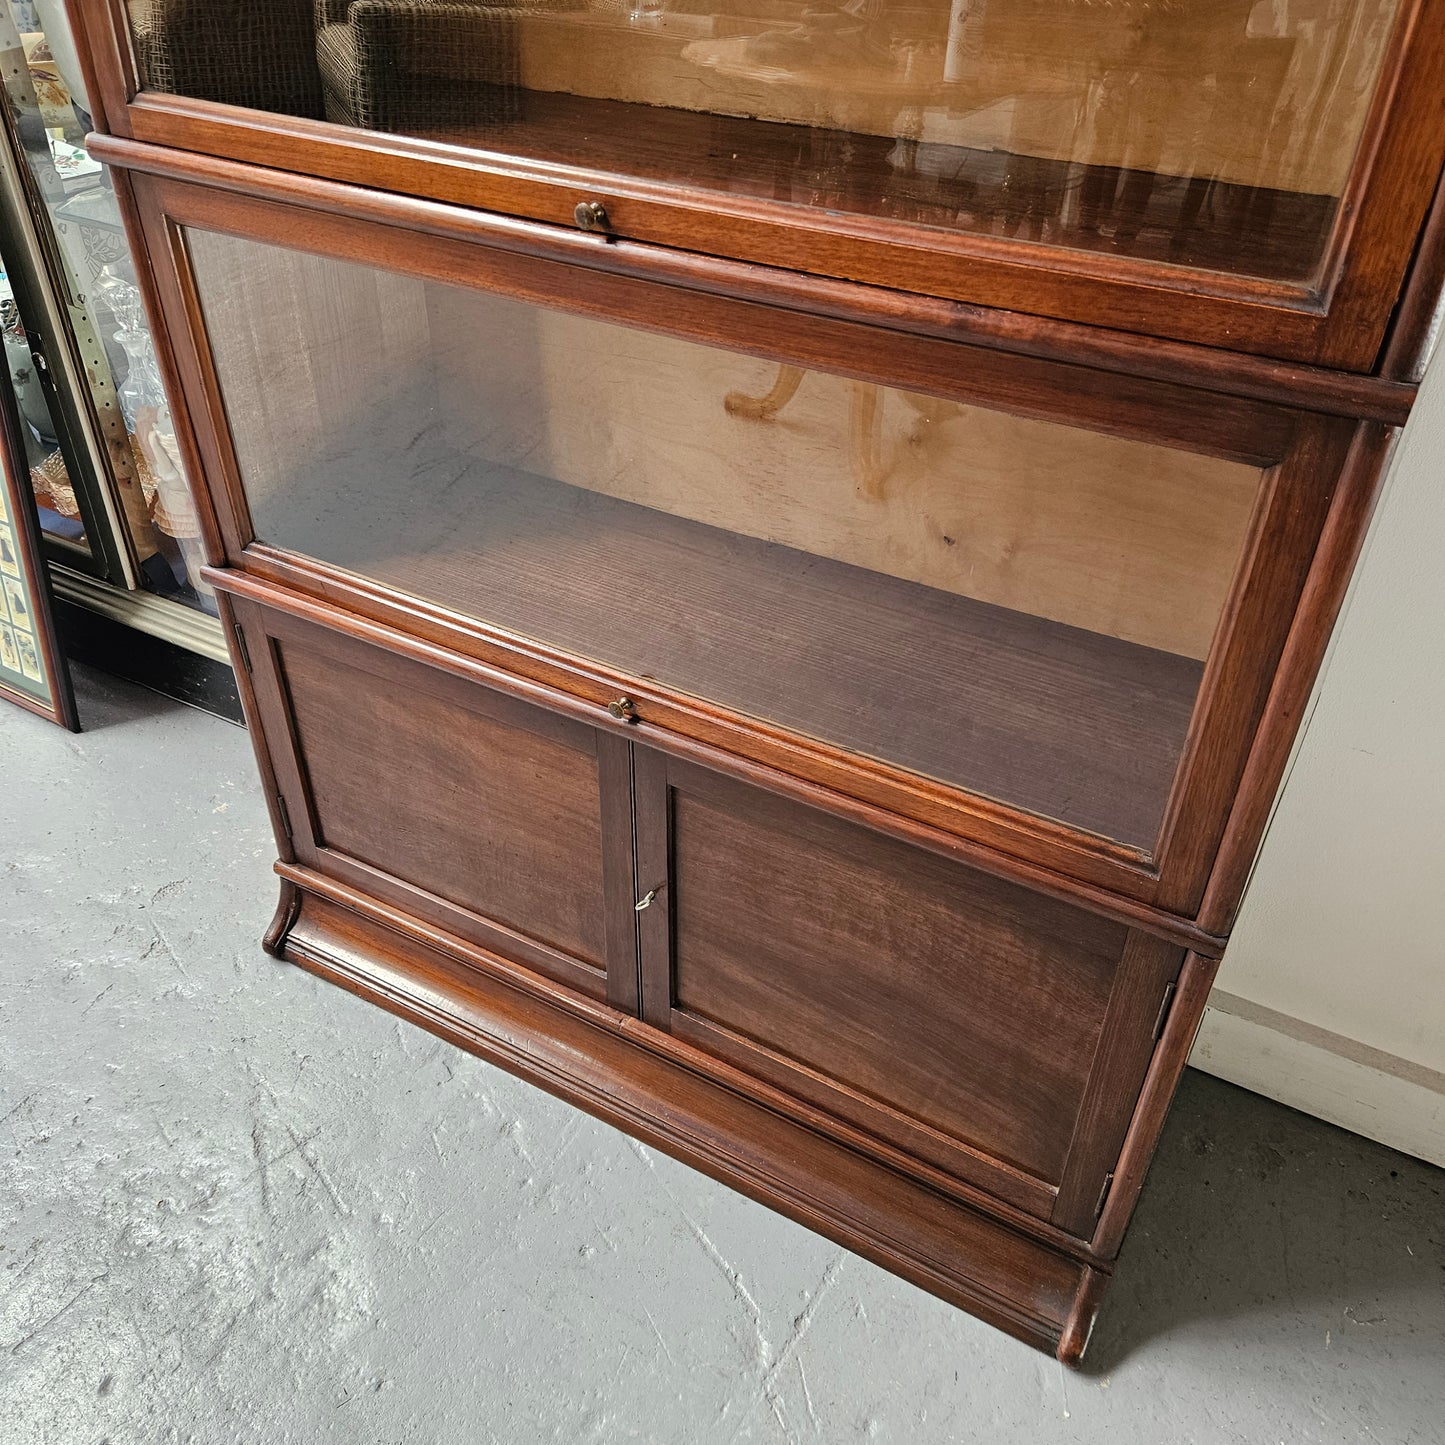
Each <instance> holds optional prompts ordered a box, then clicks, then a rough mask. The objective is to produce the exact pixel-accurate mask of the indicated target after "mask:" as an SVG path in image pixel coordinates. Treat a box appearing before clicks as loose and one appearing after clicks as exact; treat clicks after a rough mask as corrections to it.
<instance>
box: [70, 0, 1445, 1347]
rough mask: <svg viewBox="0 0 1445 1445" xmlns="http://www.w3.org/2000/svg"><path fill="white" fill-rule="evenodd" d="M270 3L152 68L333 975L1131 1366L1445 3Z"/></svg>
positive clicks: (299, 932)
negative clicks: (1130, 1229) (1179, 1110)
mask: <svg viewBox="0 0 1445 1445" xmlns="http://www.w3.org/2000/svg"><path fill="white" fill-rule="evenodd" d="M204 8H205V7H204V6H200V7H197V6H189V7H186V6H170V5H167V4H164V3H147V4H145V5H136V6H134V7H132V10H133V15H134V19H135V24H134V30H133V31H132V30H131V29H130V28H129V27H127V25H126V24H125V23H124V21H125V16H124V14H123V13H122V12H123V10H124V7H122V6H120V5H113V6H109V7H96V8H95V11H94V12H93V13H87V16H86V18H87V22H88V23H87V26H86V31H87V35H86V40H87V46H86V50H87V59H88V61H89V63H90V65H91V67H92V71H93V78H94V82H95V91H96V94H98V95H100V96H102V97H103V98H104V107H103V117H102V118H103V120H104V122H105V126H106V128H107V129H108V130H109V131H110V134H109V135H108V136H98V137H96V138H95V139H94V141H93V148H94V150H95V152H96V154H98V155H100V156H102V157H104V158H105V159H106V160H107V161H109V162H110V163H111V164H112V165H114V166H117V167H119V168H120V188H121V191H122V193H123V195H124V196H125V198H126V201H127V205H128V209H129V218H128V219H129V222H130V224H131V227H132V235H133V239H134V240H135V241H136V244H137V246H138V248H139V249H140V251H141V253H142V255H143V256H144V258H145V259H146V261H147V263H148V264H147V268H146V270H147V281H148V285H149V289H150V300H151V303H152V307H153V310H154V312H155V315H156V320H157V323H158V330H159V334H160V338H161V343H162V344H161V351H162V353H163V360H164V362H165V364H166V366H167V368H168V369H169V373H170V379H171V382H172V385H173V389H174V391H175V394H176V398H177V407H176V410H177V413H178V417H179V419H180V420H181V421H182V422H183V425H182V427H181V437H182V441H183V444H184V445H185V447H186V448H187V450H188V453H189V455H188V457H187V460H188V461H189V462H191V463H192V464H193V467H192V469H193V473H194V475H197V476H199V477H202V478H203V479H204V495H203V496H202V497H200V498H199V499H198V501H199V503H200V511H201V513H202V516H203V519H204V521H205V524H206V528H207V543H208V548H209V556H210V561H211V564H212V565H211V567H210V569H209V571H208V573H207V575H208V577H209V579H210V580H211V582H212V583H213V585H214V586H215V587H216V588H217V590H218V593H219V594H220V595H221V597H222V598H223V602H224V607H225V614H226V618H227V620H228V623H229V625H231V626H232V628H233V633H234V637H235V639H236V652H237V657H238V661H239V662H240V665H241V669H242V673H243V680H244V690H245V692H246V694H247V705H248V716H249V719H250V722H251V725H252V729H253V734H254V737H255V740H256V746H257V753H258V759H259V763H260V767H261V770H262V774H263V777H264V778H265V779H266V782H267V786H268V791H269V793H270V795H271V797H272V800H273V807H274V815H275V821H276V827H277V839H278V850H279V853H280V860H279V862H278V865H277V866H278V871H279V872H280V874H281V877H282V879H283V898H282V907H281V909H280V911H279V913H278V915H277V917H276V919H275V921H274V923H273V926H272V928H271V931H270V932H269V934H268V935H267V944H268V946H269V947H270V948H271V949H272V950H273V951H274V952H277V953H278V954H280V955H282V956H285V957H287V958H291V959H293V960H294V961H296V962H298V963H301V964H303V965H304V966H306V967H308V968H311V969H313V970H315V971H317V972H319V973H321V974H323V975H325V976H328V977H332V978H334V979H336V980H338V981H339V982H342V983H343V984H345V985H346V986H347V987H350V988H352V989H354V990H356V991H358V992H360V993H362V994H363V995H365V996H367V997H369V998H372V999H374V1000H375V1001H377V1002H378V1003H381V1004H383V1005H384V1006H386V1007H389V1008H392V1009H394V1010H396V1011H397V1012H399V1013H401V1014H403V1015H405V1016H406V1017H409V1018H412V1019H414V1020H416V1021H418V1022H420V1023H422V1024H424V1025H425V1026H427V1027H429V1028H432V1029H434V1030H436V1031H438V1032H439V1033H442V1034H444V1035H445V1036H447V1037H450V1038H453V1039H455V1040H456V1041H458V1042H460V1043H462V1044H463V1045H464V1046H466V1047H468V1048H471V1049H474V1050H475V1051H477V1052H479V1053H481V1054H483V1055H484V1056H486V1057H488V1058H491V1059H493V1060H495V1061H497V1062H499V1063H501V1064H502V1065H504V1066H505V1067H508V1068H511V1069H514V1070H516V1071H517V1072H519V1073H521V1074H523V1075H524V1076H526V1077H528V1078H531V1079H533V1080H534V1081H536V1082H537V1083H539V1084H541V1085H542V1086H543V1087H546V1088H549V1089H551V1090H553V1091H555V1092H557V1093H560V1094H562V1095H563V1096H565V1097H567V1098H569V1099H572V1100H574V1101H575V1102H577V1103H579V1104H580V1105H582V1106H583V1107H585V1108H588V1109H590V1110H592V1111H593V1112H595V1113H598V1114H599V1115H601V1116H602V1117H604V1118H607V1119H609V1120H612V1121H613V1122H615V1123H618V1124H619V1125H621V1126H622V1127H624V1128H626V1129H629V1130H630V1131H632V1132H633V1133H635V1134H637V1135H639V1136H640V1137H643V1138H646V1139H649V1140H651V1141H653V1142H654V1143H657V1144H658V1145H659V1146H660V1147H663V1148H665V1149H668V1150H669V1151H671V1152H672V1153H674V1154H676V1155H677V1156H678V1157H680V1158H683V1159H686V1160H688V1161H689V1162H691V1163H693V1164H696V1165H697V1166H698V1167H700V1168H703V1169H706V1170H708V1171H709V1172H710V1173H712V1174H714V1175H715V1176H716V1177H718V1178H720V1179H724V1180H726V1181H728V1182H729V1183H732V1184H734V1185H736V1186H737V1187H739V1188H742V1189H744V1190H746V1191H747V1192H749V1193H751V1194H752V1195H753V1196H754V1197H756V1198H759V1199H762V1200H764V1201H765V1202H767V1203H770V1204H772V1205H774V1206H776V1207H779V1208H781V1209H784V1210H786V1211H787V1212H789V1213H790V1214H792V1215H793V1216H794V1217H796V1218H798V1219H801V1220H802V1221H804V1222H805V1223H807V1224H809V1225H810V1226H812V1227H815V1228H818V1229H820V1230H823V1231H825V1232H827V1233H828V1234H830V1235H832V1236H833V1237H834V1238H836V1239H839V1240H840V1241H842V1242H844V1243H846V1244H848V1245H849V1246H850V1247H852V1248H855V1249H858V1250H860V1251H861V1252H863V1253H864V1254H866V1255H868V1256H869V1257H870V1258H872V1259H874V1260H877V1261H878V1262H880V1263H882V1264H884V1265H886V1266H887V1267H889V1268H892V1269H895V1270H897V1271H899V1272H900V1273H902V1274H903V1275H905V1276H906V1277H908V1278H909V1279H912V1280H914V1281H915V1282H917V1283H919V1284H920V1285H922V1286H923V1287H925V1288H928V1289H932V1290H934V1291H936V1292H937V1293H939V1294H941V1295H942V1296H944V1297H945V1298H947V1299H950V1300H953V1301H955V1302H956V1303H958V1304H960V1305H962V1306H964V1307H966V1308H968V1309H971V1310H974V1311H975V1312H977V1313H979V1314H980V1315H982V1316H983V1317H985V1318H987V1319H989V1320H991V1321H993V1322H995V1323H997V1324H999V1325H1001V1326H1002V1327H1004V1328H1007V1329H1010V1330H1012V1331H1013V1332H1014V1333H1016V1334H1018V1335H1020V1336H1021V1337H1023V1338H1026V1339H1028V1340H1031V1341H1033V1342H1034V1343H1037V1344H1041V1345H1046V1346H1048V1347H1050V1348H1053V1349H1056V1350H1057V1351H1058V1353H1059V1355H1060V1357H1061V1358H1064V1359H1067V1360H1070V1361H1072V1360H1076V1359H1077V1358H1078V1356H1079V1354H1080V1353H1081V1351H1082V1349H1083V1347H1084V1344H1085V1342H1086V1340H1087V1336H1088V1330H1089V1327H1090V1324H1091V1322H1092V1319H1093V1317H1094V1312H1095V1310H1096V1309H1097V1307H1098V1303H1099V1300H1100V1297H1101V1294H1102V1290H1103V1286H1104V1284H1105V1283H1106V1282H1107V1278H1108V1275H1109V1273H1110V1270H1111V1267H1112V1261H1113V1260H1114V1258H1115V1256H1116V1254H1117V1251H1118V1249H1119V1246H1120V1242H1121V1240H1122V1238H1123V1233H1124V1229H1125V1226H1126V1224H1127V1221H1128V1217H1129V1214H1130V1212H1131V1209H1132V1207H1133V1203H1134V1200H1135V1198H1136V1197H1137V1194H1138V1191H1139V1188H1140V1187H1141V1184H1142V1181H1143V1177H1144V1172H1145V1169H1146V1167H1147V1164H1148V1159H1149V1156H1150V1154H1151V1152H1152V1149H1153V1145H1154V1142H1155V1139H1156V1138H1157V1135H1158V1131H1159V1128H1160V1126H1161V1123H1162V1120H1163V1117H1164V1113H1165V1111H1166V1109H1167V1106H1168V1101H1169V1098H1170V1096H1171V1094H1172V1092H1173V1088H1174V1085H1175V1083H1176V1082H1177V1079H1178V1076H1179V1072H1180V1070H1181V1069H1182V1067H1183V1063H1184V1059H1185V1057H1186V1055H1187V1052H1188V1048H1189V1045H1190V1042H1191V1040H1192V1037H1193V1033H1194V1030H1195V1028H1196V1027H1197V1025H1198V1022H1199V1018H1200V1016H1201V1014H1202V1010H1203V1007H1204V1000H1205V998H1206V996H1207V993H1208V988H1209V984H1210V980H1211V978H1212V976H1213V971H1214V968H1215V964H1216V962H1217V959H1218V957H1219V955H1220V953H1221V951H1222V949H1223V947H1224V944H1225V942H1226V940H1227V937H1228V932H1229V928H1230V925H1231V923H1232V921H1233V916H1234V912H1235V909H1236V907H1237V905H1238V902H1239V896H1240V893H1241V891H1242V887H1243V880H1244V877H1245V875H1246V872H1247V869H1248V866H1249V863H1250V861H1251V858H1252V855H1253V850H1254V848H1255V847H1256V846H1257V844H1258V840H1259V837H1260V835H1261V832H1262V829H1263V823H1264V819H1265V816H1266V813H1267V809H1268V807H1269V803H1270V800H1271V798H1272V795H1273V790H1274V788H1275V786H1276V784H1277V782H1278V779H1279V776H1280V773H1281V770H1282V768H1283V763H1284V759H1285V757H1286V756H1287V753H1288V749H1289V745H1290V742H1291V739H1292V737H1293V733H1294V730H1295V728H1296V726H1297V723H1298V720H1299V717H1300V713H1301V710H1302V708H1303V706H1304V703H1305V701H1306V699H1307V696H1308V692H1309V688H1310V685H1311V682H1312V679H1313V676H1314V672H1315V670H1316V668H1317V666H1318V663H1319V660H1320V657H1321V655H1322V653H1323V649H1324V645H1325V642H1326V640H1327V637H1328V633H1329V629H1330V626H1331V623H1332V621H1333V617H1334V613H1335V610H1336V608H1337V607H1338V604H1339V601H1340V598H1341V596H1342V595H1343V590H1344V587H1345V584H1346V582H1347V580H1348V576H1349V571H1350V567H1351V565H1352V562H1353V558H1354V554H1355V551H1356V548H1357V546H1358V543H1359V540H1360V537H1361V535H1362V532H1363V528H1364V525H1365V522H1366V520H1367V518H1368V514H1369V509H1370V505H1371V502H1372V499H1373V497H1374V494H1375V490H1376V486H1377V483H1378V479H1379V475H1380V473H1381V470H1382V467H1383V464H1384V461H1385V458H1386V457H1387V455H1388V451H1389V447H1390V444H1391V441H1392V438H1393V435H1394V432H1395V429H1396V428H1397V427H1398V426H1399V424H1400V423H1401V422H1403V420H1404V419H1405V417H1406V416H1407V415H1408V412H1409V408H1410V405H1411V402H1412V400H1413V397H1414V388H1415V383H1416V382H1417V380H1418V377H1419V373H1420V370H1421V367H1422V364H1423V358H1424V354H1425V350H1426V347H1427V339H1428V336H1429V334H1430V332H1431V317H1432V314H1433V312H1434V309H1435V306H1436V302H1437V299H1438V290H1439V283H1440V278H1441V275H1442V272H1445V239H1442V232H1445V222H1442V220H1441V216H1442V215H1445V210H1442V208H1441V207H1440V205H1439V204H1438V203H1435V205H1434V209H1433V211H1432V209H1431V207H1432V196H1433V195H1434V193H1435V189H1436V187H1437V184H1438V182H1439V179H1440V173H1441V162H1442V156H1445V93H1442V91H1441V88H1440V81H1439V75H1440V74H1441V73H1442V72H1441V68H1440V65H1439V63H1438V62H1439V61H1440V58H1441V56H1442V54H1445V4H1442V3H1441V0H1337V3H1331V4H1328V5H1314V6H1303V5H1301V6H1295V5H1294V4H1292V3H1291V4H1289V5H1285V6H1277V7H1275V9H1274V10H1273V11H1271V12H1270V13H1269V15H1268V16H1265V15H1264V13H1263V12H1260V11H1259V10H1258V7H1251V6H1248V5H1242V6H1236V5H1232V4H1217V5H1210V6H1195V7H1189V6H1173V5H1168V4H1156V3H1151V0H1137V3H1123V4H1119V5H1113V6H1095V5H1091V4H1087V3H1077V4H1075V3H1067V4H1064V5H1062V6H1055V5H1051V6H1048V7H1044V6H1040V5H1038V4H1035V3H1034V0H989V3H988V4H983V3H979V4H974V5H964V6H958V5H955V6H953V7H952V8H951V9H950V7H949V6H947V5H938V4H932V5H930V4H924V5H919V6H915V7H891V8H890V7H869V8H867V10H866V12H864V13H860V14H854V13H853V10H852V9H850V10H848V11H841V10H840V11H839V12H837V14H834V15H830V14H829V13H828V12H825V11H820V10H817V9H815V8H806V9H805V8H804V7H801V6H798V7H791V6H789V5H786V4H782V3H774V0H745V3H740V4H739V5H738V6H736V7H735V8H734V9H733V10H730V11H727V12H726V13H725V12H724V10H723V9H722V8H721V7H718V8H716V9H715V10H708V8H707V7H699V6H696V5H691V4H686V5H672V6H669V5H662V6H658V5H656V4H647V5H640V6H636V7H634V12H635V13H632V14H630V15H628V14H625V13H624V12H621V11H617V10H614V9H606V8H602V7H599V6H596V5H592V4H589V3H585V0H577V3H559V4H556V5H552V6H540V7H538V6H529V7H526V8H518V9H508V8H506V7H501V6H496V5H475V6H473V5H469V4H458V5H451V6H446V7H428V6H419V5H416V4H413V3H410V0H375V3H369V4H367V5H366V6H358V5H350V4H345V3H342V0H325V3H323V4H320V5H318V6H316V7H315V9H314V18H313V10H312V7H311V5H310V4H309V0H307V3H305V4H290V3H282V0H276V3H275V4H274V5H268V6H264V7H261V9H260V10H258V11H257V14H256V16H255V23H256V24H257V25H258V26H259V27H261V29H262V30H263V31H264V32H265V35H266V38H267V42H268V45H269V46H270V47H271V48H270V49H266V48H265V47H262V48H261V50H260V51H258V54H264V56H265V59H264V61H263V62H262V63H260V64H257V63H255V62H252V61H249V60H248V59H247V58H246V57H239V58H238V57H235V56H232V57H231V59H230V61H229V62H228V63H227V64H226V65H219V64H218V63H217V62H218V61H219V59H220V58H221V57H220V53H219V51H218V50H217V48H216V43H215V41H214V38H213V37H211V32H209V31H207V30H205V29H204V27H203V28H202V29H201V30H197V29H196V21H195V17H196V15H198V14H201V13H202V12H203V11H204ZM875 11H876V13H875ZM293 12H294V13H293ZM213 28H214V27H213ZM222 29H223V27H222ZM216 33H217V34H219V33H221V32H220V30H217V31H216ZM1025 62H1027V63H1025ZM1305 117H1309V118H1310V119H1309V120H1308V123H1306V120H1305ZM1412 258H1413V260H1412Z"/></svg>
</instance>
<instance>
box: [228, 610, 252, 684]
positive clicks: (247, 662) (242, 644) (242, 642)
mask: <svg viewBox="0 0 1445 1445" xmlns="http://www.w3.org/2000/svg"><path fill="white" fill-rule="evenodd" d="M231 631H232V632H234V633H235V634H236V651H237V652H239V653H240V654H241V666H242V667H244V668H245V669H246V671H247V672H250V671H251V649H250V648H249V647H247V646H246V634H245V633H244V632H242V631H241V624H240V623H239V622H238V623H237V624H236V625H235V626H234V627H233V628H232V629H231Z"/></svg>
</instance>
